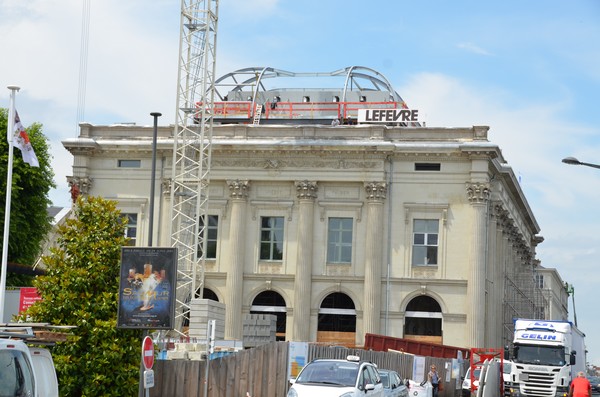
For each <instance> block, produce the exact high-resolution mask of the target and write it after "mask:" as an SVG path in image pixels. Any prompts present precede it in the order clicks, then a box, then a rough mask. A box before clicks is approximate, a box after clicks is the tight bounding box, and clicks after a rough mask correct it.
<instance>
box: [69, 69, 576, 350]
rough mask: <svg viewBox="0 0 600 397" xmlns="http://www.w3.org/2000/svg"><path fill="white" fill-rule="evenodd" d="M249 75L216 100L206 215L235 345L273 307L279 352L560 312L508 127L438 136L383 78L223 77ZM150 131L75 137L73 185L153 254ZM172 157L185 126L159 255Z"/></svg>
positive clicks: (475, 330)
mask: <svg viewBox="0 0 600 397" xmlns="http://www.w3.org/2000/svg"><path fill="white" fill-rule="evenodd" d="M236 74H244V75H245V76H246V77H244V78H239V79H237V80H236V81H244V84H240V85H239V86H236V85H235V84H229V85H227V89H226V93H225V94H219V95H218V96H217V97H216V98H215V104H214V109H215V116H214V125H213V128H212V138H211V140H210V146H211V162H210V184H209V186H208V188H207V189H206V190H207V192H208V214H209V216H208V219H204V220H200V221H201V222H207V224H206V225H207V227H206V229H205V230H206V232H205V238H206V240H207V242H206V247H207V251H206V259H205V266H204V271H203V272H202V277H203V280H202V281H203V296H204V297H205V298H210V299H213V300H216V301H218V302H221V303H223V304H224V305H225V308H226V309H225V310H226V320H225V324H224V327H225V336H226V338H229V339H240V338H241V337H242V319H243V317H244V315H245V314H249V313H269V314H275V315H276V316H277V335H278V337H279V338H280V339H281V340H290V341H318V342H327V343H334V344H347V345H356V346H360V345H362V344H363V342H364V335H365V333H375V334H385V335H389V336H396V337H403V338H411V339H417V340H425V341H431V342H435V343H444V344H448V345H453V346H464V347H502V346H504V345H506V344H507V341H508V340H510V339H511V338H512V319H513V318H514V317H528V318H532V317H538V318H539V317H540V316H545V315H546V314H547V313H548V312H549V310H548V308H547V305H548V302H547V299H545V298H544V294H542V291H541V289H540V288H538V286H537V285H536V283H534V282H533V280H535V277H536V273H537V269H538V267H539V263H538V260H537V259H536V246H537V245H538V244H539V243H541V242H542V241H543V239H542V237H540V236H539V234H538V233H539V232H540V227H539V225H538V224H537V222H536V219H535V217H534V215H533V212H532V209H531V208H530V206H529V205H528V203H527V200H526V198H525V196H524V194H523V191H522V190H521V187H520V186H519V182H518V179H517V178H516V177H515V174H514V172H513V170H512V169H511V167H510V166H509V164H508V163H507V162H506V160H505V158H504V156H503V154H502V151H501V149H500V148H499V147H498V146H497V145H496V144H494V143H493V139H492V137H493V126H492V127H491V128H490V127H488V126H480V125H477V126H465V127H462V128H446V127H444V126H425V125H423V123H421V122H419V121H418V109H411V108H410V106H409V105H410V104H407V103H405V102H404V101H403V100H402V98H401V97H400V96H399V95H398V94H397V93H396V92H395V91H394V90H393V88H392V87H391V86H390V84H389V82H388V81H387V79H386V78H385V77H383V76H382V75H381V74H379V73H378V72H376V71H373V70H371V69H368V68H362V67H349V68H345V69H342V70H341V71H337V72H334V73H331V74H329V75H327V76H325V77H326V84H331V82H332V81H334V80H335V78H340V77H341V81H342V82H341V83H340V85H339V86H338V87H339V88H337V89H330V88H297V87H290V86H278V85H277V82H278V79H279V78H280V77H286V78H289V77H290V76H291V77H293V76H294V74H293V73H291V72H284V71H280V70H277V69H273V68H256V69H245V70H242V71H237V72H233V73H231V74H229V75H227V76H224V77H223V78H222V79H221V80H220V81H223V82H224V81H226V80H227V78H233V77H235V76H236ZM306 76H307V74H302V77H304V78H305V77H306ZM309 77H310V76H309ZM314 77H315V79H316V80H318V79H319V78H321V77H323V74H315V76H314ZM288 80H289V79H288ZM287 84H289V83H287ZM313 87H314V86H313ZM407 94H408V93H407ZM150 110H155V109H150ZM150 110H149V112H150ZM373 110H375V111H373ZM403 110H404V111H403ZM150 124H151V118H150V116H149V122H148V126H139V125H124V124H115V125H92V124H88V123H82V124H81V125H80V132H79V136H78V137H76V138H72V139H67V140H65V141H63V145H64V146H65V148H66V149H67V150H69V151H70V152H71V153H72V154H73V156H74V164H73V175H72V176H70V177H68V180H69V183H70V184H71V185H72V186H76V189H78V190H79V191H80V192H81V193H82V194H84V195H90V196H102V197H105V198H108V199H113V200H116V201H117V202H118V207H119V208H120V210H121V211H122V213H123V214H125V215H126V216H127V217H128V219H129V225H128V230H127V233H128V235H130V236H134V237H135V238H134V239H132V242H131V243H132V244H133V245H137V246H145V245H146V243H147V241H148V233H149V222H148V220H149V218H150V216H149V215H150V214H149V212H148V211H149V208H150V206H149V193H150V181H151V176H152V152H153V151H152V141H153V139H152V137H153V127H152V126H151V125H150ZM198 128H200V127H199V126H198ZM173 145H174V126H173V125H171V126H159V127H158V134H157V144H156V153H157V156H156V167H155V178H156V180H155V182H156V189H155V197H154V202H155V205H154V214H153V218H154V227H153V230H154V232H153V234H154V235H153V236H152V239H153V246H165V247H168V246H171V231H172V227H174V225H172V224H171V222H172V221H171V219H172V218H171V207H172V200H173V196H172V195H171V183H172V166H173V158H174V156H173ZM556 288H558V289H559V290H560V289H561V286H560V285H558V286H557V287H556ZM560 315H562V316H566V313H564V312H561V313H560Z"/></svg>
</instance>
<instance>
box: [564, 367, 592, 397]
mask: <svg viewBox="0 0 600 397" xmlns="http://www.w3.org/2000/svg"><path fill="white" fill-rule="evenodd" d="M591 396H592V384H591V383H590V381H589V380H587V378H586V377H585V374H584V373H583V372H581V371H580V372H578V373H577V378H575V379H573V381H572V382H571V386H570V387H569V397H591Z"/></svg>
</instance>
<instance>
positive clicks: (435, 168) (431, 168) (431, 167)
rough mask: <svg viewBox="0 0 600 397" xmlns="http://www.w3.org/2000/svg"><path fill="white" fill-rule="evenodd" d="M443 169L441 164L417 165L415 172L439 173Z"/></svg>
mask: <svg viewBox="0 0 600 397" xmlns="http://www.w3.org/2000/svg"><path fill="white" fill-rule="evenodd" d="M441 169H442V166H441V164H440V163H415V171H439V170H441Z"/></svg>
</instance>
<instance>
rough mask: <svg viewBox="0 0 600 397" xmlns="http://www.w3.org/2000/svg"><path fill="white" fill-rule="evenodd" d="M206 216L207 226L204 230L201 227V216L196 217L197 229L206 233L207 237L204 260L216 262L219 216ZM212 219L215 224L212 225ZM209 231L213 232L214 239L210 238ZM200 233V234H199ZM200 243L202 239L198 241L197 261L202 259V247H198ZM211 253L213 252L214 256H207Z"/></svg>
mask: <svg viewBox="0 0 600 397" xmlns="http://www.w3.org/2000/svg"><path fill="white" fill-rule="evenodd" d="M206 216H207V217H208V226H206V228H204V229H203V225H202V219H203V218H202V216H200V217H198V228H199V230H203V231H204V232H207V233H208V237H207V238H206V252H207V255H206V257H205V258H204V259H207V260H216V259H217V254H218V252H219V229H220V228H219V226H220V225H219V215H218V214H206ZM213 219H216V224H215V225H212V224H211V223H212V222H211V221H212V220H213ZM211 231H212V232H214V238H211ZM200 233H202V232H200ZM201 242H202V237H200V238H199V241H198V243H199V244H198V259H200V258H201V257H202V246H201V245H200V243H201ZM212 251H214V256H208V255H209V254H211V253H212Z"/></svg>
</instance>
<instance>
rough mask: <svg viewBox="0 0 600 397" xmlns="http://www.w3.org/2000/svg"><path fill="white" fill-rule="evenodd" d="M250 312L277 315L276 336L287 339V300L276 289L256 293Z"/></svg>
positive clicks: (278, 338)
mask: <svg viewBox="0 0 600 397" xmlns="http://www.w3.org/2000/svg"><path fill="white" fill-rule="evenodd" d="M250 314H273V315H275V316H276V317H277V329H276V331H275V338H276V340H278V341H284V340H285V322H286V314H287V310H286V306H285V300H284V299H283V297H282V296H281V295H279V294H278V293H277V292H275V291H263V292H261V293H260V294H258V295H256V298H254V300H253V301H252V306H251V307H250Z"/></svg>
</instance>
